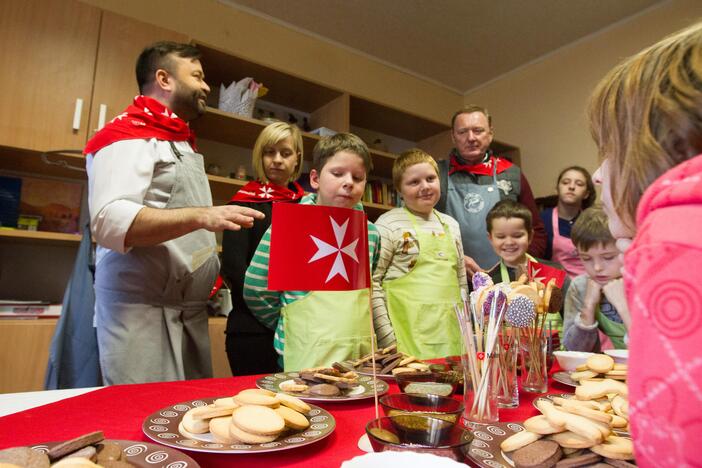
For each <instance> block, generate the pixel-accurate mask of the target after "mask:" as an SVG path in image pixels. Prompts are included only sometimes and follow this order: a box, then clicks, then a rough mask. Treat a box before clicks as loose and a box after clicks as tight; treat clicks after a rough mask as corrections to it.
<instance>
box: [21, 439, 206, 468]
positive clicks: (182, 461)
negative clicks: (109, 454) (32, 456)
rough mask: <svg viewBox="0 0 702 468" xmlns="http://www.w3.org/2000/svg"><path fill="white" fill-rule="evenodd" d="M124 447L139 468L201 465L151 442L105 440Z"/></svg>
mask: <svg viewBox="0 0 702 468" xmlns="http://www.w3.org/2000/svg"><path fill="white" fill-rule="evenodd" d="M105 442H111V443H114V444H117V445H119V446H120V447H122V452H123V453H124V455H125V457H126V461H127V462H129V463H131V464H132V465H134V466H137V467H139V468H146V467H149V468H198V467H199V466H200V465H198V464H197V462H196V461H195V460H193V459H192V458H190V457H189V456H187V455H186V454H184V453H183V452H180V451H178V450H173V449H171V448H168V447H164V446H163V445H156V444H151V443H149V442H135V441H131V440H105ZM60 443H62V441H56V442H47V443H45V444H38V445H33V446H32V447H31V449H32V450H36V451H38V452H44V453H46V452H48V451H49V449H50V448H51V447H53V446H54V445H57V444H60Z"/></svg>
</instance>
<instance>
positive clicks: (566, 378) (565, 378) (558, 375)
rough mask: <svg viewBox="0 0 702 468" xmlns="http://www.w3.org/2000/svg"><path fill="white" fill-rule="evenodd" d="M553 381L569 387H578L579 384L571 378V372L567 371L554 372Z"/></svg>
mask: <svg viewBox="0 0 702 468" xmlns="http://www.w3.org/2000/svg"><path fill="white" fill-rule="evenodd" d="M552 377H553V380H555V381H556V382H560V383H562V384H563V385H568V386H569V387H577V386H578V382H576V381H575V380H573V379H571V378H570V372H566V371H558V372H554V374H553V376H552Z"/></svg>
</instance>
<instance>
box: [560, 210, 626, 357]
mask: <svg viewBox="0 0 702 468" xmlns="http://www.w3.org/2000/svg"><path fill="white" fill-rule="evenodd" d="M607 222H608V219H607V215H606V214H605V212H604V211H603V210H602V209H601V208H599V207H592V208H588V209H587V210H585V211H583V213H582V214H581V215H580V217H579V218H578V220H577V221H576V222H575V224H574V225H573V230H572V232H571V238H572V239H573V243H574V244H575V247H576V248H577V249H578V253H579V255H580V259H581V260H582V262H583V265H584V266H585V274H583V275H580V276H577V277H576V278H575V279H573V283H572V286H571V287H570V289H569V290H568V293H567V294H566V299H565V326H564V331H565V335H564V338H563V345H564V346H565V348H566V349H568V350H571V351H593V352H600V351H601V349H602V347H603V345H604V343H603V342H602V341H603V339H602V338H604V339H606V340H607V341H611V346H609V347H614V348H617V349H625V348H626V347H627V345H626V342H625V339H624V337H625V335H626V332H627V329H628V327H629V312H628V308H627V305H626V300H625V299H624V298H623V297H621V295H616V294H608V287H609V288H610V289H611V290H612V291H617V290H618V289H621V288H613V287H612V285H616V282H619V281H621V276H622V272H621V269H622V262H621V258H620V256H619V250H618V249H617V246H616V244H615V240H614V238H613V237H612V234H611V233H610V231H609V227H608V225H607ZM598 331H599V332H601V333H598Z"/></svg>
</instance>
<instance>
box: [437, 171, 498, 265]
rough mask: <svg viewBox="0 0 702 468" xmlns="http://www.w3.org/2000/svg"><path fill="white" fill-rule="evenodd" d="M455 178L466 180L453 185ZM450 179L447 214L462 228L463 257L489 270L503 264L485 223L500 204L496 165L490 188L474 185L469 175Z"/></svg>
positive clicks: (488, 186) (458, 173) (454, 176)
mask: <svg viewBox="0 0 702 468" xmlns="http://www.w3.org/2000/svg"><path fill="white" fill-rule="evenodd" d="M454 178H461V179H463V180H461V181H460V182H459V183H456V184H454V183H453V179H454ZM447 179H448V184H447V193H446V212H447V213H450V214H451V216H453V217H454V218H455V219H456V221H458V225H459V226H460V228H461V240H462V241H463V253H464V254H465V255H467V256H469V257H472V258H473V260H475V261H476V263H477V264H478V265H480V267H481V268H483V269H485V270H488V269H490V268H491V267H492V266H493V265H495V264H496V263H497V262H498V261H499V260H500V258H499V257H498V256H497V254H496V253H495V251H494V250H493V248H492V245H491V244H490V241H489V240H488V237H487V223H486V222H485V218H486V217H487V214H488V211H490V209H491V208H492V207H493V206H495V205H496V204H497V203H498V202H499V201H500V192H499V190H498V187H497V164H493V170H492V184H491V185H480V184H477V183H473V182H472V179H471V176H470V175H468V174H464V173H461V172H456V173H454V174H452V175H451V176H447Z"/></svg>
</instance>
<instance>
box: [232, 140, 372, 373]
mask: <svg viewBox="0 0 702 468" xmlns="http://www.w3.org/2000/svg"><path fill="white" fill-rule="evenodd" d="M371 168H372V162H371V157H370V153H369V151H368V147H367V146H366V144H365V143H364V142H363V141H362V140H361V139H360V138H358V137H357V136H356V135H352V134H350V133H337V134H336V135H334V136H331V137H328V138H323V139H322V140H320V141H319V143H317V145H315V147H314V150H313V153H312V170H311V171H310V184H311V185H312V188H314V189H315V190H317V193H312V194H309V195H306V196H304V197H303V198H302V200H300V203H301V204H303V205H314V204H317V205H325V206H334V207H337V208H353V209H356V210H363V205H362V204H361V203H360V200H361V197H362V196H363V191H364V189H365V186H366V177H367V175H368V172H369V171H370V170H371ZM301 221H303V220H301ZM270 239H271V228H268V230H267V231H266V232H265V234H264V235H263V238H261V242H260V243H259V245H258V248H257V249H256V253H255V254H254V256H253V259H252V260H251V264H250V265H249V268H248V269H247V270H246V277H245V279H244V290H243V292H244V300H245V301H246V304H247V305H248V306H249V309H250V310H251V312H253V314H254V316H255V317H256V318H257V319H258V320H259V321H260V322H261V323H263V324H264V325H266V326H267V327H269V328H271V329H274V330H275V336H274V338H273V347H274V348H275V350H276V351H277V352H278V354H280V356H281V358H282V362H283V368H284V369H285V371H297V370H301V369H305V368H310V367H318V366H330V365H331V364H332V363H334V362H335V361H343V360H346V359H352V358H358V357H360V356H362V355H364V354H367V353H369V352H370V340H371V337H370V328H369V327H370V311H369V290H368V289H361V290H357V291H269V290H268V289H267V286H268V264H269V251H270ZM379 241H380V236H379V234H378V230H377V229H376V228H375V226H374V225H373V224H371V223H370V222H369V223H368V251H369V254H370V261H371V268H372V267H373V266H374V265H375V263H376V262H377V255H378V249H377V247H378V244H379ZM279 361H280V359H279Z"/></svg>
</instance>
